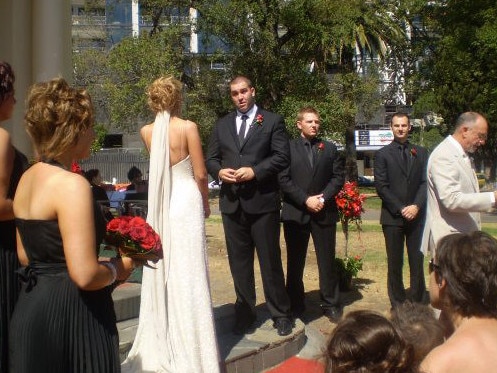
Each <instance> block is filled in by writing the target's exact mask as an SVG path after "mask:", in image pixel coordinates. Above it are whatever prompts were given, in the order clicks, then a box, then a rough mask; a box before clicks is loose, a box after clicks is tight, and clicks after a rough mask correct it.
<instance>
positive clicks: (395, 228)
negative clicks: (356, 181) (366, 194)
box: [374, 113, 428, 308]
mask: <svg viewBox="0 0 497 373" xmlns="http://www.w3.org/2000/svg"><path fill="white" fill-rule="evenodd" d="M391 129H392V132H393V136H394V140H393V141H392V142H391V143H390V144H389V145H386V146H384V147H383V148H382V149H380V150H378V151H377V152H376V155H375V162H374V180H375V186H376V191H377V192H378V195H379V197H380V198H381V201H382V203H381V216H380V223H381V224H382V228H383V235H384V237H385V246H386V250H387V259H388V274H387V288H388V296H389V298H390V303H391V305H392V308H395V307H396V306H397V305H399V304H401V303H403V302H405V300H406V299H407V297H406V292H405V289H404V282H403V280H402V266H403V262H404V242H405V243H406V246H407V256H408V259H409V271H410V286H411V290H410V298H411V300H412V301H413V302H419V303H422V302H424V301H425V298H426V296H425V293H426V286H425V277H424V270H423V259H424V255H423V253H422V252H421V238H422V235H423V226H424V222H425V214H426V198H427V195H426V193H427V184H426V166H427V162H428V152H427V151H426V149H425V148H423V147H421V146H418V145H414V144H411V143H410V142H409V141H408V140H407V138H408V135H409V131H410V129H411V125H410V123H409V117H408V115H407V114H405V113H395V114H394V115H393V116H392V120H391Z"/></svg>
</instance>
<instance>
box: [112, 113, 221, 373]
mask: <svg viewBox="0 0 497 373" xmlns="http://www.w3.org/2000/svg"><path fill="white" fill-rule="evenodd" d="M162 119H163V122H165V123H166V124H167V125H168V124H169V116H168V115H167V116H166V117H165V118H162ZM159 122H160V121H159ZM157 125H158V119H156V124H155V126H154V132H153V136H156V135H160V136H166V138H167V136H168V135H167V132H168V131H167V130H166V131H165V134H164V133H160V134H159V133H156V128H155V127H157ZM161 125H164V123H161ZM154 146H159V145H158V144H155V142H154V137H153V138H152V149H151V159H150V166H151V167H150V168H151V170H150V186H149V188H151V186H152V182H153V180H152V178H153V177H154V176H153V174H154V171H153V167H154V166H156V167H155V168H156V171H155V172H157V173H158V174H159V175H162V174H163V173H164V172H162V171H161V167H164V162H165V164H169V160H168V158H169V157H168V155H166V156H165V158H166V159H164V158H162V159H161V162H160V160H159V159H160V158H159V159H154V158H156V157H154ZM160 146H167V148H166V149H168V141H167V140H166V143H165V144H164V143H163V144H160ZM161 150H163V149H161ZM156 155H157V154H156ZM152 162H160V163H162V166H161V165H157V164H154V163H152ZM164 168H168V169H169V170H168V171H166V172H165V174H166V176H165V177H164V175H162V176H161V177H159V178H158V179H159V180H162V183H163V184H165V188H164V189H165V190H164V191H154V188H153V187H152V188H151V189H150V190H149V195H150V193H151V192H152V194H154V193H155V194H156V196H159V198H158V199H157V200H155V201H154V200H153V198H154V197H152V200H151V198H150V197H149V214H148V217H147V221H148V222H149V223H150V224H151V225H152V227H154V229H156V231H158V232H159V234H160V235H161V238H162V241H163V249H164V260H160V261H159V262H158V263H156V264H153V263H150V264H152V265H153V266H154V267H156V269H150V268H147V267H144V268H143V278H142V291H141V304H140V318H139V324H138V330H137V334H136V337H135V340H134V343H133V347H132V348H131V351H130V353H129V355H128V357H127V359H126V360H125V361H124V362H123V364H122V372H123V373H131V372H133V373H138V372H147V373H148V372H171V373H196V372H205V373H216V372H219V371H220V365H219V352H218V347H217V342H216V336H215V328H214V320H213V312H212V305H211V297H210V290H209V279H208V267H207V253H206V238H205V225H204V211H203V204H202V197H201V195H200V192H199V190H198V187H197V184H196V182H195V180H194V178H193V170H192V164H191V161H190V158H189V156H188V157H187V158H185V159H183V160H182V161H180V162H179V163H177V164H175V165H174V166H173V167H171V168H169V167H164ZM168 180H170V181H168ZM159 185H160V183H159ZM169 187H170V191H169V190H168V189H169ZM159 189H160V188H159ZM169 193H170V198H169V199H167V198H164V195H167V194H169ZM163 200H164V201H163ZM151 202H152V203H153V205H150V203H151ZM163 202H164V203H163ZM160 209H162V211H163V213H162V212H161V211H158V210H160ZM150 210H152V211H150ZM167 211H169V214H167ZM168 238H169V239H168Z"/></svg>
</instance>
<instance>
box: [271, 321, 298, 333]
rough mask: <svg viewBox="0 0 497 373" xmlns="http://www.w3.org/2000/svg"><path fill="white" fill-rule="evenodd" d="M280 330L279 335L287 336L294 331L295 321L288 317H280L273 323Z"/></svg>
mask: <svg viewBox="0 0 497 373" xmlns="http://www.w3.org/2000/svg"><path fill="white" fill-rule="evenodd" d="M273 327H275V328H276V330H277V331H278V335H280V336H285V335H288V334H290V333H291V332H292V329H293V323H292V321H291V320H290V319H289V318H288V317H279V318H277V319H276V321H275V322H274V324H273Z"/></svg>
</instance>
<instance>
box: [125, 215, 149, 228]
mask: <svg viewBox="0 0 497 373" xmlns="http://www.w3.org/2000/svg"><path fill="white" fill-rule="evenodd" d="M129 225H130V227H145V226H146V225H147V222H146V221H145V219H143V218H142V217H141V216H134V217H132V218H131V219H130V221H129Z"/></svg>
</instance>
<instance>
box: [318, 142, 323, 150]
mask: <svg viewBox="0 0 497 373" xmlns="http://www.w3.org/2000/svg"><path fill="white" fill-rule="evenodd" d="M323 150H324V142H320V143H319V144H318V152H322V151H323Z"/></svg>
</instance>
